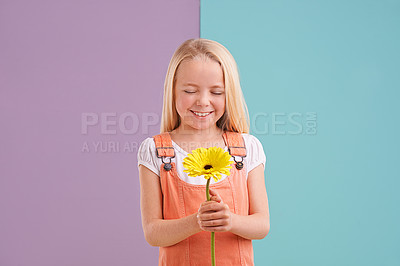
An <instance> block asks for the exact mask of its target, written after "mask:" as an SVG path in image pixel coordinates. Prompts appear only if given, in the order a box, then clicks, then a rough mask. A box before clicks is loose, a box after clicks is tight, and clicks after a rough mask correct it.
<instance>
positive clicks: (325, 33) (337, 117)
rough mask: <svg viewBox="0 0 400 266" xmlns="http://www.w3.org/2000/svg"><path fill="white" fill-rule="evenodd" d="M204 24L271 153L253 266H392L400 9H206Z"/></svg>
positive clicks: (350, 4)
mask: <svg viewBox="0 0 400 266" xmlns="http://www.w3.org/2000/svg"><path fill="white" fill-rule="evenodd" d="M200 24H201V32H200V36H201V37H203V38H209V39H213V40H216V41H219V42H221V43H222V44H224V45H225V46H226V47H227V48H228V49H229V50H230V51H231V52H232V54H233V56H234V57H235V58H236V60H237V63H238V65H239V69H240V75H241V81H242V88H243V91H244V94H245V97H246V100H247V104H248V105H249V109H250V114H251V118H252V120H253V124H252V133H253V134H254V135H256V136H257V137H258V138H259V139H260V140H261V141H262V143H263V145H264V149H265V151H266V154H267V168H266V184H267V192H268V196H269V204H270V215H271V230H270V233H269V235H268V236H267V237H266V239H264V240H262V241H254V247H255V260H256V265H280V266H281V265H307V266H311V265H315V266H320V265H324V266H326V265H332V266H333V265H335V266H336V265H400V255H399V252H398V247H399V237H400V230H399V226H398V224H399V213H400V211H399V207H398V203H399V201H400V196H399V193H398V190H399V185H400V181H399V177H400V176H399V171H398V167H397V166H398V161H399V148H400V145H399V139H398V132H399V122H398V121H399V118H398V117H399V111H400V108H399V104H398V100H399V98H400V93H399V89H400V79H399V69H400V52H399V47H400V30H399V29H400V1H387V0H386V1H369V0H367V1H359V0H351V1H342V0H340V1H310V0H304V1H296V0H283V1H278V0H276V1H261V0H259V1H254V0H249V1H229V0H217V1H215V0H203V1H201V23H200ZM309 112H311V113H314V114H315V115H316V120H315V119H311V118H312V115H311V116H310V117H308V113H309ZM314 122H316V124H317V126H316V129H317V132H316V133H315V134H310V133H312V130H311V131H310V132H308V131H307V130H309V129H310V128H311V129H312V128H314Z"/></svg>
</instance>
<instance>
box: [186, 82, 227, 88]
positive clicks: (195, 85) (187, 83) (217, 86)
mask: <svg viewBox="0 0 400 266" xmlns="http://www.w3.org/2000/svg"><path fill="white" fill-rule="evenodd" d="M183 86H193V87H198V86H197V84H195V83H191V82H186V83H185V84H183ZM210 88H211V89H214V88H224V85H222V84H216V85H213V86H211V87H210Z"/></svg>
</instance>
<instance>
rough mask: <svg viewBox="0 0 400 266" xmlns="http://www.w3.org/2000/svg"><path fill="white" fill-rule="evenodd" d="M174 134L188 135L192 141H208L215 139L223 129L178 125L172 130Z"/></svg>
mask: <svg viewBox="0 0 400 266" xmlns="http://www.w3.org/2000/svg"><path fill="white" fill-rule="evenodd" d="M174 131H175V133H176V134H179V135H187V136H190V139H192V140H193V141H208V140H215V138H218V137H221V136H222V134H223V133H224V131H223V130H222V129H221V128H219V127H217V125H215V127H210V128H206V129H194V128H191V127H188V126H184V125H182V124H181V125H180V126H179V127H178V128H177V129H175V130H174Z"/></svg>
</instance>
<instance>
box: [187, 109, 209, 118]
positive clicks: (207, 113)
mask: <svg viewBox="0 0 400 266" xmlns="http://www.w3.org/2000/svg"><path fill="white" fill-rule="evenodd" d="M190 112H192V113H193V114H194V115H195V116H197V117H207V116H209V115H210V114H212V113H213V112H214V111H211V112H195V111H192V110H190Z"/></svg>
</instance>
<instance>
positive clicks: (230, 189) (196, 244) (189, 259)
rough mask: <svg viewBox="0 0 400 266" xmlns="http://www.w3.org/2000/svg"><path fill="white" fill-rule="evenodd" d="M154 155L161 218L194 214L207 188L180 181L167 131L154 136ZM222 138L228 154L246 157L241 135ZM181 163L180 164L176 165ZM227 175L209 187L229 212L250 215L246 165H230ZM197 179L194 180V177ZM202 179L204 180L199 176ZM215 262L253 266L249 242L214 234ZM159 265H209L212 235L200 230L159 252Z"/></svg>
mask: <svg viewBox="0 0 400 266" xmlns="http://www.w3.org/2000/svg"><path fill="white" fill-rule="evenodd" d="M153 138H154V142H155V144H156V151H157V156H158V157H159V158H160V159H161V160H162V162H163V163H162V165H161V168H160V181H161V190H162V194H163V218H164V219H165V220H168V219H179V218H183V217H186V216H188V215H191V214H193V213H197V211H198V209H199V207H200V204H201V203H202V202H204V201H206V185H194V184H189V183H187V182H185V181H183V180H182V179H180V178H179V176H178V174H177V171H176V166H175V163H174V162H170V160H171V159H170V158H168V157H174V156H175V151H174V148H173V146H172V141H171V137H170V135H169V133H168V132H166V133H162V134H160V135H156V136H154V137H153ZM223 138H224V141H225V144H226V146H227V147H228V151H229V153H230V155H232V156H236V157H233V158H238V157H239V158H240V157H241V160H242V161H243V157H245V156H246V147H245V145H244V140H243V137H242V136H241V134H240V133H235V132H225V133H224V134H223ZM178 163H182V162H178ZM231 166H232V168H231V169H230V175H229V176H227V177H226V178H225V179H224V180H222V181H219V182H217V183H215V184H210V187H211V188H213V189H216V190H217V191H218V193H219V194H220V196H221V198H222V200H223V202H224V203H226V204H228V206H229V208H230V211H231V212H232V213H235V214H238V215H249V200H248V192H247V180H246V166H245V165H243V163H241V162H240V161H238V162H237V161H236V159H235V162H233V163H232V164H231ZM193 178H196V177H193ZM198 178H203V177H198ZM215 260H216V265H217V266H224V265H226V266H227V265H235V266H236V265H254V259H253V245H252V242H251V240H249V239H245V238H242V237H240V236H238V235H235V234H233V233H231V232H215ZM159 265H163V266H164V265H166V266H181V265H182V266H189V265H190V266H192V265H193V266H194V265H196V266H203V265H207V266H209V265H211V232H208V231H202V232H199V233H197V234H194V235H192V236H190V237H188V238H186V239H185V240H183V241H181V242H179V243H177V244H175V245H172V246H168V247H160V249H159Z"/></svg>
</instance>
